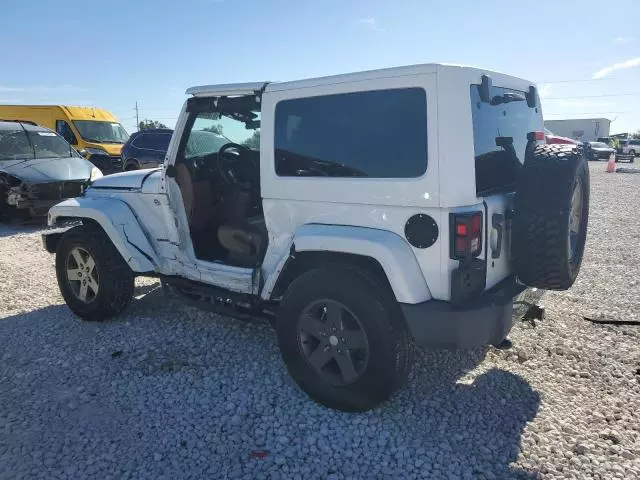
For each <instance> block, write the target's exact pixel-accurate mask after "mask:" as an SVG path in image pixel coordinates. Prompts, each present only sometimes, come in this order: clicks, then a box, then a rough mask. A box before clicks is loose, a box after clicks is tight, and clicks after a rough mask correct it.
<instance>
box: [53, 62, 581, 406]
mask: <svg viewBox="0 0 640 480" xmlns="http://www.w3.org/2000/svg"><path fill="white" fill-rule="evenodd" d="M187 94H188V95H190V96H191V97H190V98H188V100H187V101H186V103H185V105H184V107H183V109H182V113H181V115H180V119H179V120H178V123H177V125H176V129H175V133H174V135H173V138H172V140H171V144H170V146H169V151H168V153H167V157H166V159H165V162H164V165H163V167H162V168H158V169H154V170H141V171H133V172H125V173H119V174H115V175H111V176H106V177H104V178H101V179H98V180H96V181H95V182H94V183H93V185H92V186H91V187H90V188H88V189H87V190H86V191H85V192H84V194H83V195H82V196H81V197H78V198H75V199H71V200H67V201H64V202H62V203H60V204H58V205H56V206H54V207H53V208H51V210H50V212H49V218H48V222H49V225H50V226H51V227H56V226H59V225H61V224H64V223H66V222H67V221H68V220H76V221H77V220H81V225H79V226H74V227H72V228H66V229H64V228H59V229H52V230H51V231H50V232H48V233H47V234H45V236H44V243H45V247H46V248H47V250H48V251H50V252H55V253H56V272H57V278H58V284H59V287H60V290H61V292H62V295H63V297H64V299H65V301H66V303H67V305H68V306H69V307H70V308H71V310H72V311H73V312H75V313H76V314H77V315H79V316H80V317H82V318H85V319H87V320H103V319H106V318H108V317H112V316H114V315H116V314H118V313H119V312H120V311H122V310H123V309H124V308H125V307H126V306H127V304H128V303H129V301H130V300H131V297H132V295H133V289H134V277H135V276H137V275H142V276H154V277H159V278H160V279H161V280H162V282H163V284H164V285H166V286H167V287H168V288H170V289H171V290H173V291H175V292H177V294H179V295H180V296H181V297H183V298H184V299H185V300H187V301H189V302H192V303H195V304H197V305H200V306H204V307H206V308H209V309H213V310H215V311H218V312H222V313H224V314H227V315H232V316H233V315H252V316H253V315H272V316H273V317H274V322H275V327H276V330H277V336H278V341H279V345H280V349H281V351H282V356H283V359H284V362H285V363H286V365H287V367H288V369H289V372H290V373H291V375H292V376H293V378H294V379H295V381H296V382H297V383H298V385H299V386H300V387H301V388H302V389H303V390H304V391H305V392H306V393H307V394H308V395H309V396H310V397H312V398H313V399H315V400H316V401H318V402H321V403H323V404H324V405H327V406H329V407H332V408H337V409H341V410H347V411H361V410H366V409H369V408H372V407H374V406H376V405H378V404H380V403H381V402H383V401H385V400H386V399H388V398H389V397H390V396H391V395H392V394H393V392H394V391H396V390H397V389H398V388H399V387H400V386H401V385H402V384H403V383H404V382H405V380H406V379H407V375H408V373H409V370H410V367H411V354H410V353H411V349H412V348H411V346H412V343H414V342H415V343H416V344H418V345H420V346H427V347H434V348H441V347H445V348H468V347H474V346H480V345H488V344H492V345H499V344H501V343H502V342H503V341H504V340H505V339H506V337H507V334H508V333H509V331H510V329H511V327H512V324H513V322H514V317H513V314H512V312H513V299H514V297H516V296H517V295H518V294H519V293H521V292H522V291H523V290H524V289H525V286H528V287H536V288H539V289H557V290H563V289H567V288H569V287H571V285H572V284H573V282H574V281H575V279H576V276H577V274H578V270H579V268H580V263H581V261H582V255H583V251H584V246H585V238H586V231H587V220H588V210H589V172H588V168H587V163H586V161H585V159H584V158H583V155H582V152H581V151H580V150H579V148H576V147H574V146H568V145H545V144H544V126H543V120H542V111H541V107H540V100H539V97H538V94H537V91H536V87H535V86H534V85H533V84H532V83H531V82H527V81H525V80H521V79H518V78H514V77H510V76H506V75H503V74H499V73H494V72H488V71H485V70H480V69H476V68H468V67H459V66H450V65H416V66H408V67H401V68H391V69H385V70H378V71H370V72H360V73H353V74H347V75H338V76H332V77H326V78H316V79H309V80H301V81H293V82H284V83H268V82H260V83H246V84H234V85H210V86H200V87H194V88H191V89H189V90H187Z"/></svg>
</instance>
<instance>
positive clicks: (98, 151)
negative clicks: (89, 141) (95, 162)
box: [84, 147, 109, 155]
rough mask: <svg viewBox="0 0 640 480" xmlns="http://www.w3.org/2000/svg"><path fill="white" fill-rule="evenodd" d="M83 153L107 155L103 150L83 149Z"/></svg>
mask: <svg viewBox="0 0 640 480" xmlns="http://www.w3.org/2000/svg"><path fill="white" fill-rule="evenodd" d="M84 150H85V152H87V153H88V154H89V155H109V154H108V153H107V152H106V151H105V150H102V149H100V148H90V147H88V148H85V149H84Z"/></svg>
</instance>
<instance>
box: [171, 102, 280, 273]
mask: <svg viewBox="0 0 640 480" xmlns="http://www.w3.org/2000/svg"><path fill="white" fill-rule="evenodd" d="M187 111H188V112H189V117H188V120H187V124H186V126H185V129H184V132H183V135H182V138H181V140H180V145H179V147H178V154H177V157H176V161H175V164H174V168H172V169H171V170H172V175H173V176H174V177H175V180H176V183H177V184H178V186H179V187H180V193H181V195H182V201H183V204H184V208H185V214H186V218H187V221H188V224H189V231H190V235H191V240H192V243H193V247H194V251H195V255H196V258H197V259H198V260H204V261H207V262H216V263H223V264H227V265H232V266H237V267H247V268H255V267H258V266H259V265H260V264H261V263H262V260H263V258H264V254H265V251H266V247H267V238H268V236H267V231H266V227H265V222H264V214H263V210H262V196H261V192H260V104H259V101H258V99H257V98H256V96H254V95H252V96H241V97H207V98H191V99H189V101H188V104H187Z"/></svg>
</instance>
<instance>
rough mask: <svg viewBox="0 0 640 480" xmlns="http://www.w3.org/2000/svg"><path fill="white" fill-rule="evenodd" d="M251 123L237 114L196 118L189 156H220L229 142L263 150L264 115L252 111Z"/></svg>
mask: <svg viewBox="0 0 640 480" xmlns="http://www.w3.org/2000/svg"><path fill="white" fill-rule="evenodd" d="M250 116H251V117H252V119H251V120H249V119H248V118H246V117H245V116H242V117H241V116H239V115H234V114H225V115H221V114H219V113H211V112H201V113H198V114H197V116H196V117H195V119H194V122H193V127H191V132H190V134H189V139H188V141H187V145H186V148H185V157H186V158H193V157H201V156H205V155H209V154H211V153H216V152H217V151H218V150H220V147H222V146H223V145H224V144H226V143H238V144H240V145H244V146H246V147H249V148H251V149H252V150H259V149H260V112H251V114H250Z"/></svg>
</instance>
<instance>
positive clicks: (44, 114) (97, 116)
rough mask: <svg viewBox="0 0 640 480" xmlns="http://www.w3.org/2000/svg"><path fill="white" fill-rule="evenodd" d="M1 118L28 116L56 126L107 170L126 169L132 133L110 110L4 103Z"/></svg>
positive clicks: (62, 133)
mask: <svg viewBox="0 0 640 480" xmlns="http://www.w3.org/2000/svg"><path fill="white" fill-rule="evenodd" d="M0 120H28V121H30V122H35V123H37V124H38V125H41V126H43V127H47V128H50V129H51V130H55V131H56V132H57V133H58V134H60V135H61V136H62V137H64V139H65V140H67V141H68V142H69V143H70V144H71V145H73V146H74V147H75V148H76V150H78V151H79V152H80V153H81V154H82V155H84V156H85V158H88V159H89V160H90V161H91V163H93V164H94V165H95V166H97V167H98V168H99V169H100V170H102V171H103V172H104V173H111V172H113V171H122V159H121V158H120V151H121V150H122V145H123V144H124V143H125V142H126V141H127V139H128V138H129V134H128V133H127V131H126V130H125V129H124V128H123V127H122V125H121V124H120V123H119V122H118V120H117V119H116V117H114V116H113V115H112V114H111V113H110V112H108V111H107V110H103V109H101V108H93V107H70V106H67V105H0Z"/></svg>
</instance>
